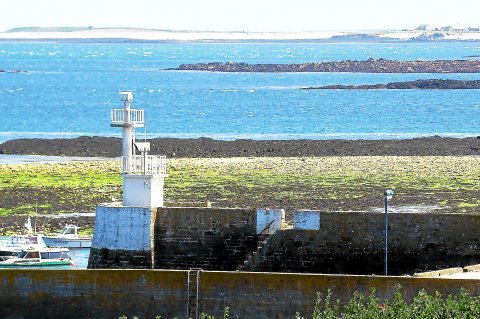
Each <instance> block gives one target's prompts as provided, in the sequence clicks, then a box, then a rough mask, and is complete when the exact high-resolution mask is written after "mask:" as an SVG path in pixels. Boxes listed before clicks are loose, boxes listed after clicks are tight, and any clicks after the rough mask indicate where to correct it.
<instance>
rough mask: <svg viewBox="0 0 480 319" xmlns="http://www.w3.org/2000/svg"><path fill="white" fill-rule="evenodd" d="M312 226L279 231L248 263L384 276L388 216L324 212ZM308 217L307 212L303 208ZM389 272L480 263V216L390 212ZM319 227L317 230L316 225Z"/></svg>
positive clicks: (268, 267)
mask: <svg viewBox="0 0 480 319" xmlns="http://www.w3.org/2000/svg"><path fill="white" fill-rule="evenodd" d="M311 215H312V218H311V219H312V220H313V221H314V223H310V224H308V222H306V221H302V225H308V227H306V228H308V229H285V230H279V231H277V232H276V233H275V234H274V235H273V236H271V237H270V238H269V239H268V240H266V241H265V242H263V243H261V245H260V248H259V249H258V250H257V252H256V253H255V254H254V255H253V256H252V258H250V259H249V261H248V264H247V265H246V266H245V267H244V269H245V270H249V271H267V272H271V271H280V272H300V273H305V272H313V273H347V274H383V267H384V249H385V248H384V247H385V246H384V243H385V241H384V230H385V223H384V214H380V213H375V212H345V213H343V212H321V213H317V214H311ZM302 216H306V214H305V212H302ZM388 218H389V223H388V224H389V227H388V254H389V255H388V264H389V267H388V270H389V274H391V275H402V274H412V273H414V272H421V271H426V270H436V269H441V268H449V267H456V266H460V267H463V266H467V265H470V264H476V263H479V262H480V215H476V214H449V213H390V214H389V215H388ZM312 225H315V227H316V228H317V229H315V230H314V229H313V227H312Z"/></svg>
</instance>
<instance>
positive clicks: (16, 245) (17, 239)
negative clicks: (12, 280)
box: [0, 235, 40, 261]
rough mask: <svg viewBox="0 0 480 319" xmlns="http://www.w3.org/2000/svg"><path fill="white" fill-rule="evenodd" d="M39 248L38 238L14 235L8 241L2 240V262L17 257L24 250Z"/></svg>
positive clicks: (0, 248)
mask: <svg viewBox="0 0 480 319" xmlns="http://www.w3.org/2000/svg"><path fill="white" fill-rule="evenodd" d="M37 246H38V243H37V237H36V236H29V235H13V236H11V237H10V239H8V240H6V239H5V240H0V261H2V260H6V259H10V258H14V257H17V256H18V255H19V254H20V253H21V252H22V250H23V249H29V248H35V247H37ZM39 247H40V246H39Z"/></svg>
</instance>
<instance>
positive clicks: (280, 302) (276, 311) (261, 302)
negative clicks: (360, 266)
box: [200, 272, 480, 319]
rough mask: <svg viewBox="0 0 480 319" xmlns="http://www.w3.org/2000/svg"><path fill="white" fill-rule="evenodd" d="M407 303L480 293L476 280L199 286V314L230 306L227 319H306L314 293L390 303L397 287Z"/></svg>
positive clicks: (285, 277)
mask: <svg viewBox="0 0 480 319" xmlns="http://www.w3.org/2000/svg"><path fill="white" fill-rule="evenodd" d="M399 284H400V285H401V286H402V287H403V294H404V297H405V299H406V300H412V299H413V297H414V296H415V295H417V294H418V292H419V291H420V290H421V289H425V290H426V291H427V292H429V293H433V292H434V291H439V292H440V293H442V295H448V294H457V293H459V292H460V289H461V288H464V289H466V290H467V291H469V292H470V293H472V294H474V295H478V294H479V293H480V280H468V281H467V280H453V279H437V278H436V279H433V278H412V277H372V276H344V275H313V274H282V273H245V272H234V273H232V272H204V273H202V274H201V281H200V294H201V295H200V296H201V303H200V311H201V312H204V313H208V314H212V315H215V316H217V317H221V315H222V313H223V309H224V308H225V306H228V307H229V308H230V309H229V310H230V317H231V318H257V319H262V318H265V319H267V318H269V319H270V318H279V319H280V318H295V313H296V312H299V313H300V314H301V315H303V316H304V317H307V318H310V317H311V316H312V313H313V305H314V301H315V296H316V294H317V292H321V293H323V294H324V295H325V294H326V293H327V292H328V289H331V290H332V293H333V295H332V299H333V300H336V299H339V300H340V301H341V302H342V303H345V302H346V301H348V300H349V299H350V298H351V297H352V295H353V293H354V292H355V291H358V292H360V293H363V294H364V295H366V294H368V293H369V292H370V291H371V289H372V288H375V289H376V295H377V296H378V297H380V298H381V299H382V298H392V297H393V295H394V293H395V291H396V287H397V285H399Z"/></svg>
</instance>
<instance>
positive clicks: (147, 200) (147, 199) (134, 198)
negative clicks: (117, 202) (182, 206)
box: [123, 174, 163, 207]
mask: <svg viewBox="0 0 480 319" xmlns="http://www.w3.org/2000/svg"><path fill="white" fill-rule="evenodd" d="M123 206H143V207H162V206H163V176H159V175H135V174H123Z"/></svg>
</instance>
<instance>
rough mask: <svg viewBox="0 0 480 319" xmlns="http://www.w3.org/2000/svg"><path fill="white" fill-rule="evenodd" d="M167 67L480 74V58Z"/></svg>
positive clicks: (182, 67) (252, 70)
mask: <svg viewBox="0 0 480 319" xmlns="http://www.w3.org/2000/svg"><path fill="white" fill-rule="evenodd" d="M166 70H181V71H210V72H359V73H480V60H434V61H396V60H385V59H368V60H364V61H355V60H345V61H329V62H318V63H317V62H310V63H302V64H248V63H236V62H210V63H195V64H182V65H180V66H178V67H176V68H169V69H166Z"/></svg>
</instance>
